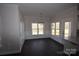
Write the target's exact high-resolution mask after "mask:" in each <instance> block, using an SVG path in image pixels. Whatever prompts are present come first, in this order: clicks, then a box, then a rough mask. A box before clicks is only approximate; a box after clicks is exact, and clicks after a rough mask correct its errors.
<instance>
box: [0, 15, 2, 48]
mask: <svg viewBox="0 0 79 59" xmlns="http://www.w3.org/2000/svg"><path fill="white" fill-rule="evenodd" d="M1 32H2V23H1V16H0V47H1V45H2V44H1V40H2V39H1V38H2V37H1Z"/></svg>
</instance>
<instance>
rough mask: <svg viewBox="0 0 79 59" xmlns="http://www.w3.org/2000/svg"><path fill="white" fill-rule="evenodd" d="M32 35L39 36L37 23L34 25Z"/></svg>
mask: <svg viewBox="0 0 79 59" xmlns="http://www.w3.org/2000/svg"><path fill="white" fill-rule="evenodd" d="M32 35H37V23H32Z"/></svg>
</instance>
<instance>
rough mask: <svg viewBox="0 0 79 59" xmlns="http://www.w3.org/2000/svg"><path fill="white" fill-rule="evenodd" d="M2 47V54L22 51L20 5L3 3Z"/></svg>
mask: <svg viewBox="0 0 79 59" xmlns="http://www.w3.org/2000/svg"><path fill="white" fill-rule="evenodd" d="M1 19H2V47H1V48H0V54H5V53H16V52H20V45H21V44H20V36H19V35H20V33H19V32H20V30H19V29H20V24H19V23H20V18H19V10H18V6H17V5H14V4H3V5H2V6H1Z"/></svg>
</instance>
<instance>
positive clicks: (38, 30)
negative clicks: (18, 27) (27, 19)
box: [32, 23, 44, 35]
mask: <svg viewBox="0 0 79 59" xmlns="http://www.w3.org/2000/svg"><path fill="white" fill-rule="evenodd" d="M43 28H44V25H43V23H32V35H38V34H40V35H41V34H44V31H43Z"/></svg>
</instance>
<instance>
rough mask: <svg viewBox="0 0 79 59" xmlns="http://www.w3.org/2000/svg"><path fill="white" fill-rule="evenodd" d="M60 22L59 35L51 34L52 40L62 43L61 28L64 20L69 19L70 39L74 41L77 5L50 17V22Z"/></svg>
mask: <svg viewBox="0 0 79 59" xmlns="http://www.w3.org/2000/svg"><path fill="white" fill-rule="evenodd" d="M57 21H59V22H60V24H61V25H60V30H61V31H60V36H51V37H52V38H54V40H56V41H58V42H60V43H63V29H64V27H63V26H64V22H66V21H71V39H69V40H70V41H73V42H76V28H77V7H76V6H73V7H71V8H69V9H67V10H64V11H62V12H59V13H58V14H57V15H55V17H54V18H52V20H51V22H57Z"/></svg>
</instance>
